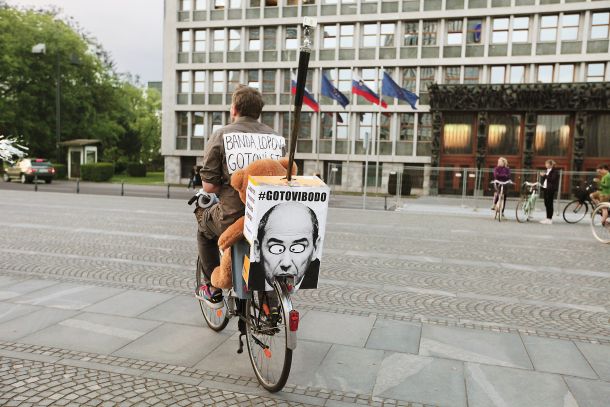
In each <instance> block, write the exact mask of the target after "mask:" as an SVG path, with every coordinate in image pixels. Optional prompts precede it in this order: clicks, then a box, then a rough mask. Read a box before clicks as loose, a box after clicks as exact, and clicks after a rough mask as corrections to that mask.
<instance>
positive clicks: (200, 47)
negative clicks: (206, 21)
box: [195, 30, 206, 52]
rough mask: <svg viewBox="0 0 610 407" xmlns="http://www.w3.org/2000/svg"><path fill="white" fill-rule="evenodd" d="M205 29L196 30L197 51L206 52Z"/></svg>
mask: <svg viewBox="0 0 610 407" xmlns="http://www.w3.org/2000/svg"><path fill="white" fill-rule="evenodd" d="M205 40H206V32H205V30H197V31H195V52H205Z"/></svg>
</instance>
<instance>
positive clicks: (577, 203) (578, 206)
mask: <svg viewBox="0 0 610 407" xmlns="http://www.w3.org/2000/svg"><path fill="white" fill-rule="evenodd" d="M596 189H597V188H596V187H595V185H594V184H593V183H592V182H588V183H586V184H585V186H584V187H582V188H581V187H580V186H577V187H576V190H575V191H574V195H575V196H576V199H574V200H573V201H571V202H570V203H568V204H567V205H566V207H565V208H563V219H564V220H565V221H566V222H567V223H578V222H580V221H581V220H582V219H583V218H584V217H585V216H587V213H589V209H591V210H593V209H594V208H595V204H594V203H593V201H592V200H591V197H590V195H591V193H592V192H594V191H596Z"/></svg>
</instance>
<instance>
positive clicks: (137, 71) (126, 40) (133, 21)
mask: <svg viewBox="0 0 610 407" xmlns="http://www.w3.org/2000/svg"><path fill="white" fill-rule="evenodd" d="M7 3H8V4H10V5H18V6H35V7H44V6H48V5H52V6H57V7H60V8H61V9H63V15H64V16H72V17H74V19H75V20H76V21H78V23H79V25H80V26H81V27H82V28H83V29H84V30H85V31H87V32H88V33H90V34H91V35H93V36H94V37H96V38H97V40H98V41H99V42H100V43H101V44H102V46H103V47H104V49H105V50H106V51H108V52H109V53H110V54H111V55H112V59H113V61H114V62H115V64H116V68H117V71H119V72H131V73H132V74H133V75H138V76H140V80H141V82H143V83H144V84H146V82H147V81H160V80H161V79H162V78H161V67H162V58H163V42H162V36H163V0H8V1H7Z"/></svg>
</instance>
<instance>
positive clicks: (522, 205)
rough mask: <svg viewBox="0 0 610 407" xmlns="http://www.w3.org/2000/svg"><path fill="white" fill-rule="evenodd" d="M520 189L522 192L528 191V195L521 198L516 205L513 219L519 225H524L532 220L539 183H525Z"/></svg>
mask: <svg viewBox="0 0 610 407" xmlns="http://www.w3.org/2000/svg"><path fill="white" fill-rule="evenodd" d="M522 188H523V190H528V193H529V195H524V196H522V197H521V199H520V200H519V202H518V203H517V208H515V217H516V218H517V222H519V223H524V222H527V221H529V220H531V219H532V217H533V216H532V215H533V213H534V209H535V208H536V200H537V199H538V191H539V188H540V183H539V182H527V181H525V182H524V183H523V187H522Z"/></svg>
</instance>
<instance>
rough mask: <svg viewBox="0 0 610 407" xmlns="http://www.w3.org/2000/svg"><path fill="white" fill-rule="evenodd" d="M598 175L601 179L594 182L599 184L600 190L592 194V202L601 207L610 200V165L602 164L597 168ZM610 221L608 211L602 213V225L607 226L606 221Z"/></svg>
mask: <svg viewBox="0 0 610 407" xmlns="http://www.w3.org/2000/svg"><path fill="white" fill-rule="evenodd" d="M597 175H599V178H596V179H594V180H593V181H595V182H597V183H598V188H599V189H598V190H597V191H595V192H592V193H591V195H589V196H590V197H591V200H592V201H593V203H594V204H595V205H599V203H600V202H608V201H609V200H610V172H609V171H608V165H606V164H600V165H598V166H597ZM607 219H608V211H607V210H603V211H602V224H603V225H605V224H606V220H607Z"/></svg>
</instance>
